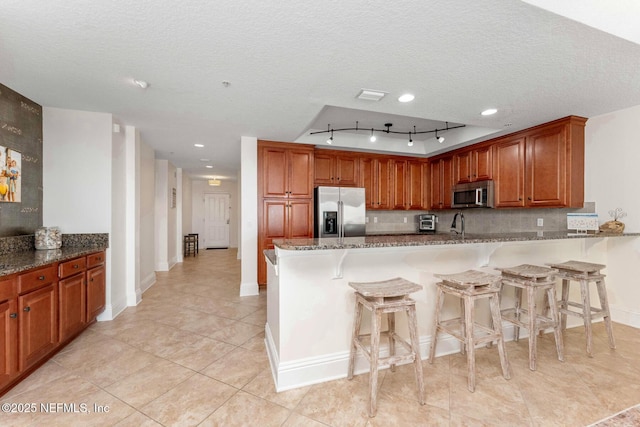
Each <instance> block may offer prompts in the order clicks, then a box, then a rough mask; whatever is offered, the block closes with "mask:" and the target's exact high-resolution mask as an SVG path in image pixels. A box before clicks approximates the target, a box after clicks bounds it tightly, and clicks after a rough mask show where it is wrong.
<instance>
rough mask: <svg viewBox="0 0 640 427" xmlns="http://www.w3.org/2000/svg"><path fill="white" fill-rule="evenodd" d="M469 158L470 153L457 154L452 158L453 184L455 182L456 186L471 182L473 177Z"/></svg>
mask: <svg viewBox="0 0 640 427" xmlns="http://www.w3.org/2000/svg"><path fill="white" fill-rule="evenodd" d="M471 157H472V153H471V151H464V152H462V153H457V154H456V155H455V156H454V157H453V161H454V174H455V182H457V183H458V184H462V183H464V182H471V181H473V177H472V174H471Z"/></svg>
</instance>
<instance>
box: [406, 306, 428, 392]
mask: <svg viewBox="0 0 640 427" xmlns="http://www.w3.org/2000/svg"><path fill="white" fill-rule="evenodd" d="M407 317H408V320H409V338H410V339H411V351H412V352H413V355H414V360H413V366H414V371H415V374H416V383H417V385H418V401H419V402H420V404H421V405H424V404H425V400H424V376H423V374H422V360H421V358H420V343H419V341H418V337H419V335H418V320H417V319H416V306H415V305H412V306H410V307H408V308H407Z"/></svg>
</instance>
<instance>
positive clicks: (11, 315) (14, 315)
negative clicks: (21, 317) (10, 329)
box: [9, 313, 18, 319]
mask: <svg viewBox="0 0 640 427" xmlns="http://www.w3.org/2000/svg"><path fill="white" fill-rule="evenodd" d="M9 317H10V318H12V319H15V318H16V317H18V313H11V314H10V315H9Z"/></svg>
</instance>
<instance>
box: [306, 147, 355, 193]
mask: <svg viewBox="0 0 640 427" xmlns="http://www.w3.org/2000/svg"><path fill="white" fill-rule="evenodd" d="M314 169H315V173H314V185H315V186H319V185H328V186H340V187H357V186H358V175H359V171H360V165H359V158H358V156H357V155H356V154H355V153H348V152H344V151H342V152H341V151H332V150H316V151H315V158H314Z"/></svg>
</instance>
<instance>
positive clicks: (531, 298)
mask: <svg viewBox="0 0 640 427" xmlns="http://www.w3.org/2000/svg"><path fill="white" fill-rule="evenodd" d="M535 291H536V290H535V288H534V287H533V286H528V287H527V306H528V308H527V309H528V310H529V369H531V370H532V371H535V370H536V355H537V354H538V309H537V308H536V293H535Z"/></svg>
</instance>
